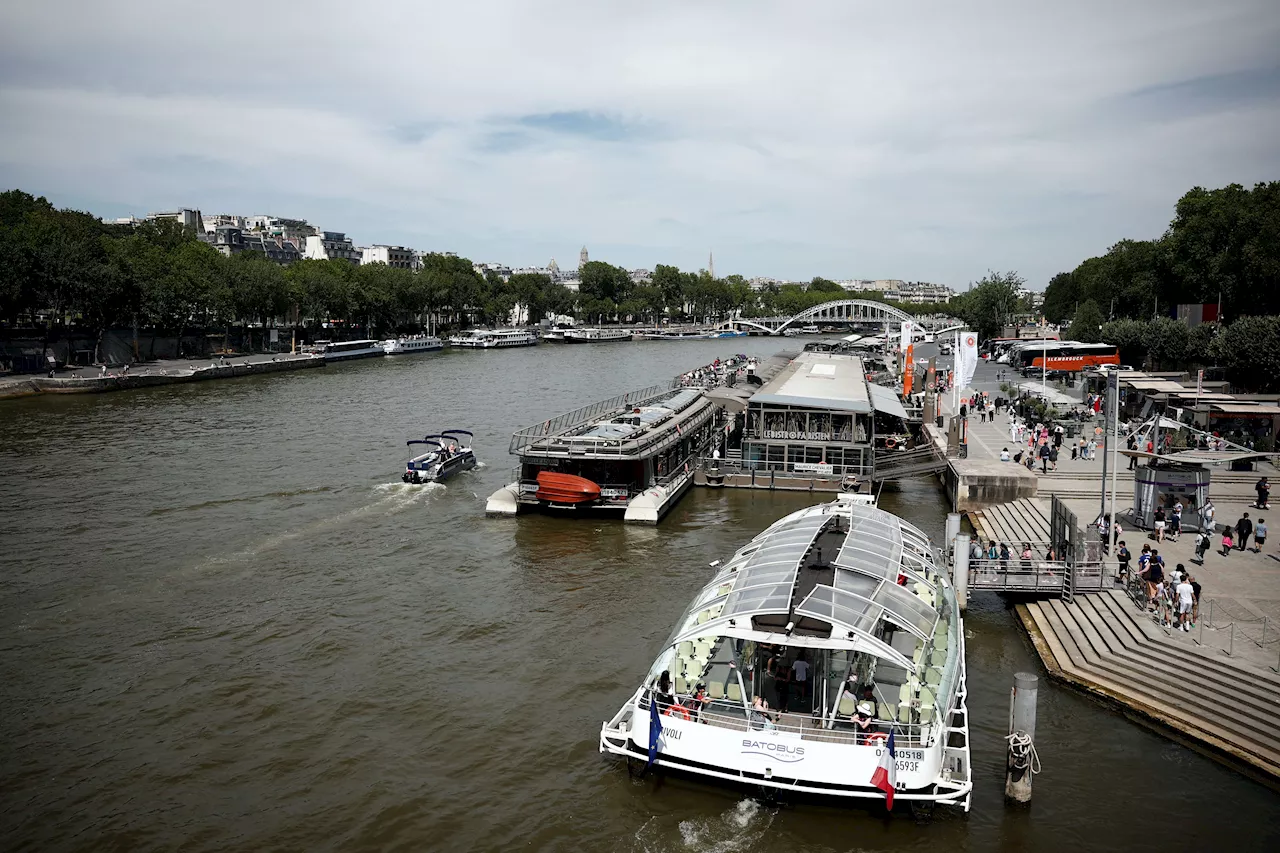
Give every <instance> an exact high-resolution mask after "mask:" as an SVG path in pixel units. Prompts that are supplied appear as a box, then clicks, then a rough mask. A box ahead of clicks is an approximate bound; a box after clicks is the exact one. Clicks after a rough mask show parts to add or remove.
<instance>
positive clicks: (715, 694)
mask: <svg viewBox="0 0 1280 853" xmlns="http://www.w3.org/2000/svg"><path fill="white" fill-rule="evenodd" d="M707 695H708V696H709V697H711V698H712V699H723V698H725V696H724V682H722V681H713V682H711V683H710V684H708V685H707Z"/></svg>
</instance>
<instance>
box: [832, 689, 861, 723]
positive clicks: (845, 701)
mask: <svg viewBox="0 0 1280 853" xmlns="http://www.w3.org/2000/svg"><path fill="white" fill-rule="evenodd" d="M856 710H858V703H857V702H855V701H853V697H852V696H850V695H849V694H848V693H846V694H844V695H843V696H841V697H840V704H839V705H838V706H836V713H837V714H839V715H840V716H841V717H852V716H853V712H854V711H856Z"/></svg>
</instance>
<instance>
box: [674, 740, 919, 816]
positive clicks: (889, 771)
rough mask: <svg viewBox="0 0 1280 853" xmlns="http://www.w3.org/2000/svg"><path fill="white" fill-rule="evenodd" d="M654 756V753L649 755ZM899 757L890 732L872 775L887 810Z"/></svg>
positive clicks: (890, 802)
mask: <svg viewBox="0 0 1280 853" xmlns="http://www.w3.org/2000/svg"><path fill="white" fill-rule="evenodd" d="M649 754H650V755H652V754H653V752H652V751H650V753H649ZM896 758H897V755H896V754H895V753H894V750H893V732H889V740H888V742H887V743H886V744H885V747H884V752H882V753H880V766H879V767H877V768H876V772H875V773H872V774H871V784H872V785H874V786H875V787H877V788H879V789H880V790H881V791H884V807H885V808H886V809H892V808H893V789H894V788H895V787H897V784H898V762H897V760H896Z"/></svg>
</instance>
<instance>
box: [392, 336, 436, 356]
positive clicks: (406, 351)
mask: <svg viewBox="0 0 1280 853" xmlns="http://www.w3.org/2000/svg"><path fill="white" fill-rule="evenodd" d="M382 349H383V351H384V352H385V353H386V354H387V355H418V354H420V353H424V352H435V351H436V350H442V349H444V341H442V340H440V339H439V338H437V337H436V336H435V335H412V336H410V337H407V338H395V339H393V340H386V341H383V342H382Z"/></svg>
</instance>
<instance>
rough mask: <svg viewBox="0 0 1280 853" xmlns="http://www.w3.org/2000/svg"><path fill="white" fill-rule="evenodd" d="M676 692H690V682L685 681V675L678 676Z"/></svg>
mask: <svg viewBox="0 0 1280 853" xmlns="http://www.w3.org/2000/svg"><path fill="white" fill-rule="evenodd" d="M676 692H677V693H688V692H689V682H688V681H687V680H685V677H684V676H683V675H677V676H676Z"/></svg>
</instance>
